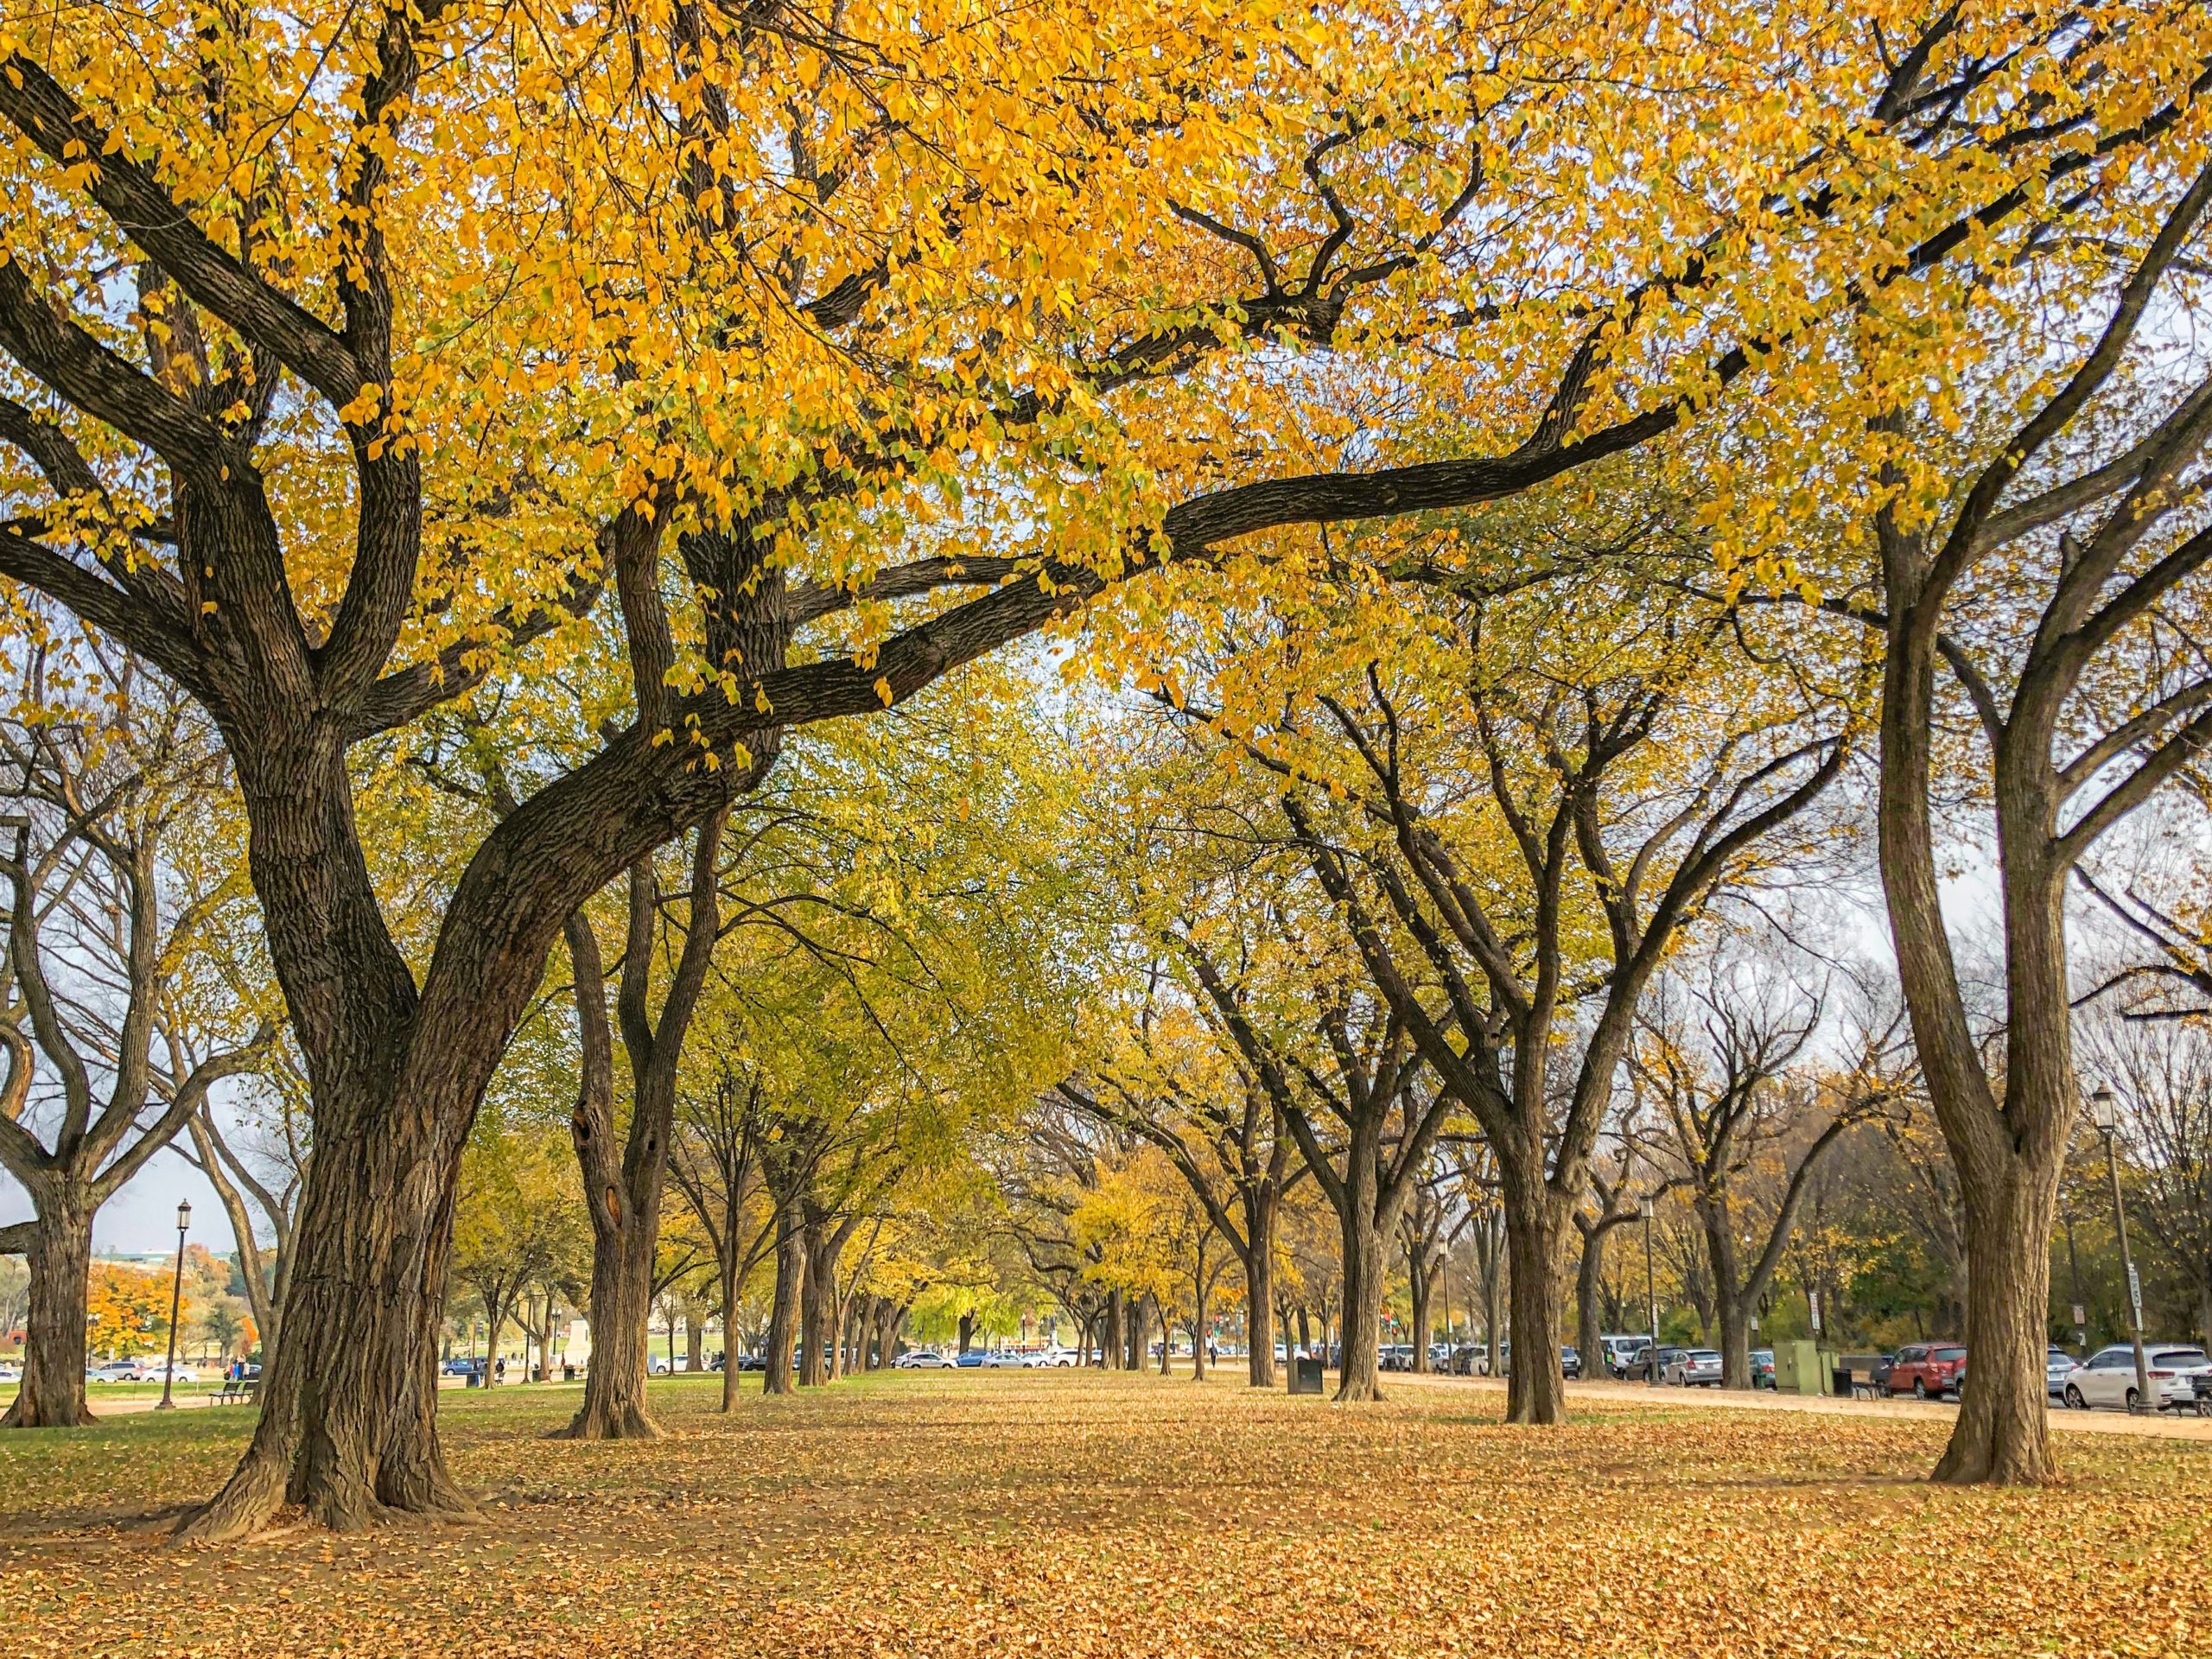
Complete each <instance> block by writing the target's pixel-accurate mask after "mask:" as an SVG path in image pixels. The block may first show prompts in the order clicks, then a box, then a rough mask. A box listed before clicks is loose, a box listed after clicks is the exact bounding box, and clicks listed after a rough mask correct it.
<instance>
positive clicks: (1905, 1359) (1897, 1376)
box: [1882, 1342, 1967, 1400]
mask: <svg viewBox="0 0 2212 1659" xmlns="http://www.w3.org/2000/svg"><path fill="white" fill-rule="evenodd" d="M1966 1369H1967V1351H1966V1349H1965V1348H1964V1347H1963V1346H1962V1345H1961V1344H1958V1343H1955V1342H1909V1343H1907V1344H1905V1345H1904V1347H1902V1348H1900V1349H1898V1350H1897V1360H1896V1362H1895V1363H1893V1364H1891V1367H1890V1373H1889V1376H1887V1377H1885V1379H1883V1383H1882V1387H1883V1389H1884V1391H1885V1393H1889V1394H1909V1395H1911V1396H1912V1397H1913V1398H1914V1399H1916V1400H1934V1399H1940V1398H1941V1397H1942V1396H1943V1395H1947V1394H1956V1393H1957V1392H1958V1389H1959V1382H1960V1379H1961V1377H1962V1376H1964V1375H1965V1373H1966Z"/></svg>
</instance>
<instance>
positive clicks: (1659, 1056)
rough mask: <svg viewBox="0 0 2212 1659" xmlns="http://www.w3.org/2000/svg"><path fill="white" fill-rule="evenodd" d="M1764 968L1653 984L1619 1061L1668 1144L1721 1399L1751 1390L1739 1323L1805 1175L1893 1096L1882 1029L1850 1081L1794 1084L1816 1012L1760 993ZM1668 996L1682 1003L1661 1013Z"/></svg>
mask: <svg viewBox="0 0 2212 1659" xmlns="http://www.w3.org/2000/svg"><path fill="white" fill-rule="evenodd" d="M1769 971H1770V964H1763V963H1757V962H1751V963H1728V962H1725V961H1721V960H1715V961H1713V962H1711V963H1707V969H1706V974H1705V976H1704V979H1703V982H1702V983H1695V984H1691V985H1688V986H1687V987H1683V986H1681V985H1680V984H1679V982H1677V983H1676V984H1675V985H1673V986H1669V985H1662V987H1661V988H1660V990H1659V992H1658V994H1657V995H1656V996H1655V998H1654V1000H1653V1005H1652V1007H1650V1008H1649V1010H1648V1011H1647V1012H1646V1014H1644V1015H1643V1019H1642V1025H1643V1031H1642V1033H1640V1034H1639V1039H1638V1040H1637V1044H1636V1046H1635V1048H1634V1050H1633V1052H1632V1054H1631V1058H1630V1064H1631V1065H1634V1066H1635V1068H1636V1070H1637V1073H1638V1075H1639V1076H1640V1077H1641V1078H1642V1079H1643V1083H1644V1084H1645V1085H1646V1088H1647V1090H1648V1092H1649V1097H1650V1099H1651V1101H1652V1103H1653V1106H1654V1109H1655V1110H1656V1114H1657V1115H1658V1116H1659V1117H1660V1119H1661V1122H1662V1125H1663V1127H1664V1129H1665V1131H1666V1132H1667V1134H1668V1135H1669V1139H1670V1141H1671V1142H1672V1146H1671V1151H1672V1154H1673V1156H1674V1158H1675V1160H1676V1161H1677V1162H1678V1164H1679V1166H1680V1167H1681V1169H1682V1170H1683V1172H1684V1176H1683V1182H1682V1185H1684V1187H1685V1188H1686V1190H1687V1195H1688V1200H1689V1204H1690V1207H1691V1210H1692V1211H1693V1213H1694V1215H1695V1217H1696V1218H1697V1224H1698V1227H1699V1230H1700V1232H1701V1234H1702V1235H1703V1244H1704V1252H1703V1254H1704V1267H1705V1268H1706V1270H1707V1272H1708V1273H1709V1274H1711V1294H1712V1303H1713V1313H1714V1314H1715V1315H1716V1318H1717V1323H1718V1325H1719V1344H1718V1345H1719V1349H1720V1364H1721V1386H1722V1387H1723V1388H1730V1389H1748V1388H1750V1387H1751V1386H1752V1379H1751V1322H1752V1320H1753V1319H1754V1317H1755V1316H1756V1315H1757V1313H1758V1308H1759V1306H1760V1304H1761V1303H1762V1302H1763V1301H1764V1300H1765V1297H1766V1294H1767V1291H1768V1287H1770V1285H1771V1284H1772V1283H1773V1281H1774V1275H1775V1273H1776V1270H1777V1268H1780V1266H1781V1265H1782V1260H1783V1253H1784V1252H1785V1251H1786V1250H1787V1249H1788V1248H1789V1241H1790V1238H1791V1236H1792V1235H1793V1234H1794V1232H1795V1230H1796V1221H1797V1211H1798V1205H1799V1204H1800V1202H1801V1201H1802V1198H1803V1197H1804V1195H1805V1192H1806V1188H1807V1185H1808V1183H1809V1181H1810V1180H1811V1179H1812V1177H1813V1174H1814V1172H1815V1170H1816V1169H1817V1168H1818V1167H1819V1166H1820V1163H1821V1160H1822V1159H1823V1158H1824V1157H1826V1156H1827V1154H1828V1153H1829V1151H1830V1150H1832V1149H1833V1148H1834V1147H1835V1146H1836V1145H1837V1144H1838V1142H1839V1141H1840V1140H1841V1138H1842V1137H1843V1135H1845V1133H1846V1132H1847V1130H1848V1129H1849V1128H1851V1126H1852V1125H1853V1123H1855V1122H1859V1121H1860V1120H1861V1119H1862V1118H1863V1117H1864V1116H1866V1115H1868V1114H1870V1113H1872V1112H1873V1111H1875V1110H1878V1109H1880V1108H1881V1107H1882V1106H1883V1105H1885V1103H1887V1102H1888V1100H1889V1099H1890V1098H1891V1096H1893V1094H1894V1093H1895V1092H1896V1091H1895V1090H1894V1088H1893V1086H1892V1085H1891V1083H1890V1080H1889V1079H1888V1078H1887V1077H1885V1075H1884V1073H1885V1069H1886V1068H1885V1065H1884V1064H1883V1062H1884V1059H1885V1057H1886V1056H1887V1055H1888V1054H1889V1053H1890V1052H1891V1051H1892V1050H1893V1048H1894V1046H1895V1040H1894V1039H1895V1038H1896V1037H1897V1033H1896V1031H1895V1030H1894V1029H1892V1030H1891V1031H1890V1032H1888V1033H1875V1034H1873V1035H1871V1036H1869V1037H1868V1038H1867V1039H1866V1042H1865V1043H1864V1044H1863V1048H1864V1063H1863V1064H1862V1065H1860V1066H1859V1068H1858V1069H1857V1070H1856V1071H1854V1072H1851V1073H1847V1074H1845V1075H1843V1076H1840V1077H1838V1076H1832V1075H1831V1076H1818V1075H1808V1074H1806V1073H1805V1072H1804V1071H1802V1070H1796V1071H1795V1074H1794V1075H1793V1068H1797V1067H1798V1063H1799V1062H1800V1060H1801V1059H1802V1057H1803V1055H1804V1052H1805V1049H1806V1046H1807V1045H1808V1043H1809V1042H1810V1041H1811V1040H1812V1039H1813V1037H1814V1034H1815V1032H1816V1031H1817V1030H1818V1029H1819V1027H1820V1026H1821V1020H1822V1016H1823V1014H1824V1013H1825V1012H1826V1009H1825V1006H1824V1001H1823V999H1822V998H1821V997H1820V996H1819V995H1811V994H1805V993H1800V992H1798V991H1796V990H1795V989H1794V988H1791V989H1778V988H1773V987H1771V986H1768V985H1763V984H1762V983H1761V980H1762V979H1763V978H1764V976H1765V975H1766V974H1767V973H1768V972H1769ZM1669 990H1673V991H1674V992H1675V997H1677V998H1679V999H1681V1000H1679V1001H1675V1006H1674V1007H1671V1008H1670V1007H1668V1006H1667V1002H1668V1001H1669V1000H1672V999H1669V997H1668V995H1667V993H1668V992H1669ZM1693 1021H1694V1022H1695V1023H1696V1025H1697V1027H1699V1029H1698V1030H1696V1031H1692V1030H1691V1029H1690V1026H1691V1022H1693ZM1822 1119H1825V1120H1826V1121H1825V1122H1822V1121H1821V1120H1822ZM1761 1187H1764V1188H1765V1189H1767V1190H1766V1191H1765V1192H1764V1193H1762V1192H1760V1191H1759V1189H1760V1188H1761ZM1762 1231H1763V1233H1764V1236H1761V1233H1762ZM1745 1252H1748V1255H1746V1254H1745Z"/></svg>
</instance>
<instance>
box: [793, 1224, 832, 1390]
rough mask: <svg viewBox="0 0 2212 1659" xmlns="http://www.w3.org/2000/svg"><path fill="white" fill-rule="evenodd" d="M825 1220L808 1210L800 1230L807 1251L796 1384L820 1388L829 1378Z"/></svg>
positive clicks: (809, 1387) (805, 1387)
mask: <svg viewBox="0 0 2212 1659" xmlns="http://www.w3.org/2000/svg"><path fill="white" fill-rule="evenodd" d="M799 1239H800V1243H801V1248H802V1249H804V1250H805V1252H806V1274H805V1276H804V1279H803V1281H801V1283H802V1288H801V1290H800V1292H799V1331H800V1332H801V1335H800V1339H799V1354H798V1385H799V1387H801V1388H803V1389H815V1388H819V1387H821V1386H822V1384H823V1383H827V1382H828V1381H829V1304H830V1302H831V1300H833V1294H832V1287H831V1285H830V1283H829V1259H828V1252H829V1224H828V1222H827V1221H826V1220H825V1219H824V1218H823V1217H821V1216H819V1215H816V1214H813V1213H811V1212H810V1213H809V1214H808V1215H807V1217H806V1220H805V1223H804V1225H803V1226H802V1227H801V1228H800V1230H799Z"/></svg>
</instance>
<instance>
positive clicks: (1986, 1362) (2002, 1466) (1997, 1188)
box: [1935, 1153, 2125, 1485]
mask: <svg viewBox="0 0 2212 1659" xmlns="http://www.w3.org/2000/svg"><path fill="white" fill-rule="evenodd" d="M2044 1162H2045V1160H2042V1159H2038V1158H2035V1157H2032V1156H2014V1155H2012V1154H2010V1153H2007V1154H2005V1155H2004V1156H2003V1159H2002V1166H2001V1167H2000V1169H1999V1170H1998V1171H1996V1172H1986V1171H1983V1172H1976V1173H1968V1171H1967V1168H1966V1167H1964V1166H1961V1169H1960V1171H1959V1178H1960V1179H1959V1185H1960V1191H1961V1196H1962V1197H1963V1198H1965V1200H1966V1211H1967V1258H1968V1260H1970V1261H1971V1262H1973V1263H1974V1280H1973V1285H1972V1294H1971V1295H1970V1296H1969V1297H1968V1299H1967V1331H1966V1337H1967V1352H1968V1353H1969V1354H1970V1355H1971V1356H1972V1357H1973V1363H1971V1364H1970V1365H1968V1367H1967V1383H1966V1389H1965V1393H1964V1397H1963V1398H1962V1399H1961V1402H1960V1405H1959V1415H1958V1421H1957V1422H1956V1423H1955V1425H1954V1426H1953V1427H1952V1430H1951V1440H1950V1444H1949V1446H1947V1447H1946V1448H1945V1450H1944V1452H1943V1456H1942V1459H1941V1460H1940V1461H1939V1462H1938V1463H1937V1464H1936V1474H1935V1478H1936V1479H1937V1480H1942V1481H1950V1482H1955V1483H1958V1484H1970V1483H1975V1482H1981V1481H1990V1482H1994V1483H1996V1484H2003V1485H2011V1484H2040V1483H2043V1482H2045V1481H2048V1480H2050V1478H2052V1476H2053V1474H2054V1472H2055V1471H2054V1464H2053V1459H2052V1457H2051V1452H2050V1421H2049V1411H2050V1407H2049V1400H2048V1395H2047V1393H2046V1389H2047V1383H2046V1382H2045V1377H2046V1376H2047V1372H2046V1370H2045V1365H2044V1354H2045V1352H2046V1351H2047V1350H2048V1347H2049V1344H2050V1230H2051V1226H2052V1224H2053V1223H2054V1222H2055V1221H2056V1214H2057V1208H2058V1173H2059V1172H2058V1170H2057V1169H2056V1167H2038V1165H2041V1164H2044ZM2123 1294H2125V1293H2124V1292H2123Z"/></svg>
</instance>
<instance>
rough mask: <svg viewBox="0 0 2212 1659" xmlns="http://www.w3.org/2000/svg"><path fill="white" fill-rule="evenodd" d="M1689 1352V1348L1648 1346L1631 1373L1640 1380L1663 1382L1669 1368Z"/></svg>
mask: <svg viewBox="0 0 2212 1659" xmlns="http://www.w3.org/2000/svg"><path fill="white" fill-rule="evenodd" d="M1688 1352H1689V1350H1688V1349H1687V1348H1647V1349H1645V1350H1644V1351H1643V1353H1642V1354H1640V1355H1639V1356H1637V1362H1636V1370H1635V1371H1634V1372H1633V1373H1631V1375H1632V1376H1634V1378H1635V1379H1636V1380H1637V1382H1639V1383H1663V1382H1665V1381H1666V1380H1667V1372H1668V1370H1669V1367H1671V1366H1672V1365H1673V1364H1674V1363H1675V1361H1677V1360H1679V1359H1681V1357H1683V1356H1684V1355H1685V1354H1687V1353H1688Z"/></svg>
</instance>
